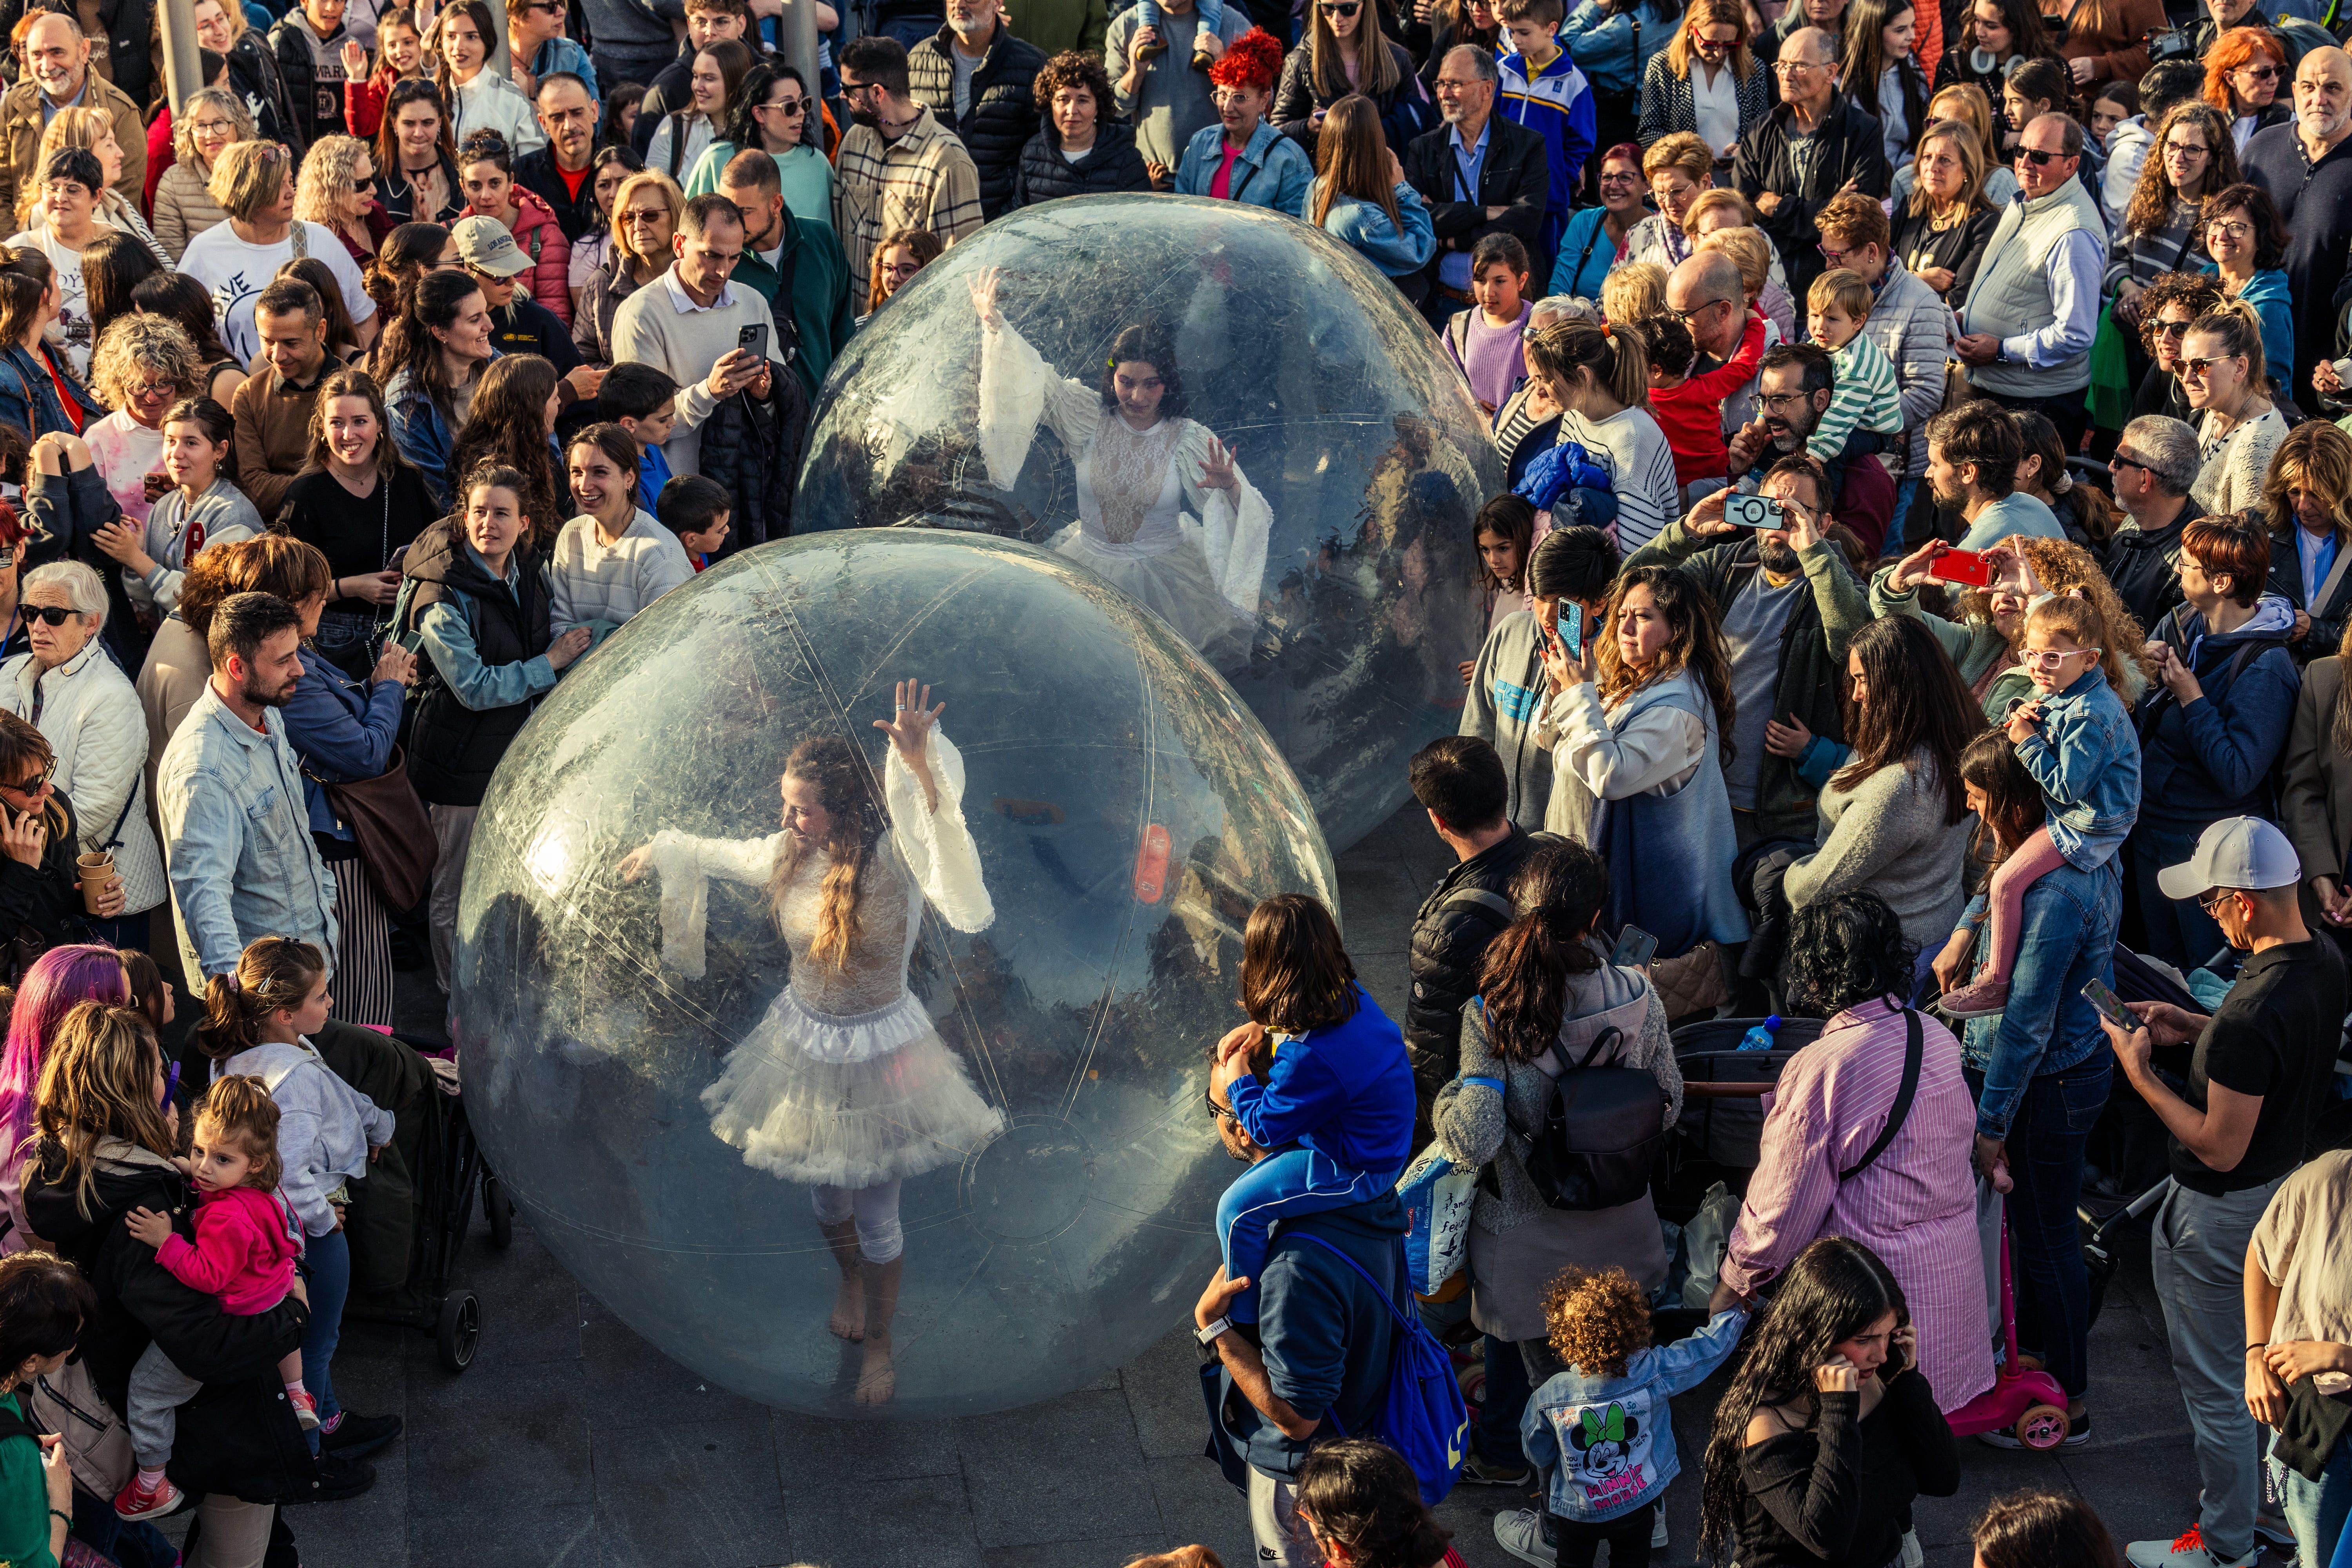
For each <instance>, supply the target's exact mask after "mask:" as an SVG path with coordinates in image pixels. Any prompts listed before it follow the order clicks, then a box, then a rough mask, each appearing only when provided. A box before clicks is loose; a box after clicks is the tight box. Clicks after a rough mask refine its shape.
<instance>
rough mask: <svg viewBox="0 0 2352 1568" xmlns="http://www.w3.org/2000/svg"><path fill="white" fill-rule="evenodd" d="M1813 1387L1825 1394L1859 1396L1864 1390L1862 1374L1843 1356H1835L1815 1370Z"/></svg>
mask: <svg viewBox="0 0 2352 1568" xmlns="http://www.w3.org/2000/svg"><path fill="white" fill-rule="evenodd" d="M1813 1386H1814V1387H1815V1388H1817V1389H1819V1390H1821V1391H1822V1393H1823V1394H1857V1393H1860V1392H1861V1390H1862V1372H1861V1369H1859V1368H1858V1367H1856V1366H1855V1365H1854V1364H1853V1363H1852V1362H1850V1361H1848V1360H1846V1359H1845V1357H1843V1356H1842V1355H1833V1356H1832V1357H1830V1359H1829V1360H1827V1361H1825V1362H1823V1363H1822V1364H1821V1365H1819V1366H1817V1367H1815V1368H1813Z"/></svg>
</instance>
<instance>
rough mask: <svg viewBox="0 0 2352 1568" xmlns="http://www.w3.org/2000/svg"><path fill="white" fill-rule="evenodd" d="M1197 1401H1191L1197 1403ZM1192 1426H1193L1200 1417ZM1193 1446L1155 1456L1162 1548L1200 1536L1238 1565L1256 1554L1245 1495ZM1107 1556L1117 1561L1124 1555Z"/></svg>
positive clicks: (1234, 1566)
mask: <svg viewBox="0 0 2352 1568" xmlns="http://www.w3.org/2000/svg"><path fill="white" fill-rule="evenodd" d="M1199 1403H1200V1401H1198V1400H1197V1399H1196V1400H1194V1401H1193V1404H1194V1405H1199ZM1193 1426H1194V1429H1195V1430H1196V1431H1197V1430H1198V1429H1199V1427H1200V1422H1199V1421H1195V1422H1194V1423H1193ZM1192 1449H1193V1451H1192V1454H1191V1455H1190V1456H1188V1457H1185V1458H1168V1459H1161V1460H1158V1461H1156V1462H1155V1463H1154V1464H1153V1465H1152V1467H1151V1471H1150V1482H1151V1497H1152V1500H1153V1502H1154V1503H1156V1504H1157V1505H1158V1506H1159V1509H1160V1531H1161V1535H1162V1539H1163V1541H1164V1542H1165V1546H1164V1547H1163V1550H1165V1549H1171V1548H1174V1547H1178V1546H1189V1545H1192V1544H1193V1543H1194V1542H1198V1543H1199V1544H1201V1545H1203V1546H1206V1547H1208V1548H1210V1549H1211V1550H1213V1551H1214V1552H1216V1554H1217V1555H1218V1556H1219V1557H1221V1558H1223V1560H1224V1561H1225V1563H1227V1564H1229V1565H1230V1568H1241V1565H1242V1564H1244V1563H1250V1562H1252V1561H1254V1560H1255V1558H1256V1555H1257V1546H1256V1543H1255V1542H1253V1541H1252V1540H1251V1539H1250V1524H1249V1500H1248V1499H1247V1498H1245V1497H1244V1496H1243V1495H1242V1493H1241V1491H1240V1489H1238V1488H1236V1487H1234V1485H1233V1483H1232V1482H1230V1481H1228V1480H1226V1479H1225V1477H1224V1472H1223V1471H1222V1470H1220V1469H1218V1468H1217V1467H1216V1466H1215V1465H1213V1464H1212V1463H1211V1462H1210V1461H1209V1460H1208V1459H1206V1458H1202V1455H1201V1452H1200V1444H1199V1443H1197V1442H1196V1443H1194V1444H1193V1446H1192ZM1107 1561H1108V1563H1119V1562H1122V1561H1124V1559H1121V1558H1117V1557H1113V1558H1109V1559H1108V1560H1107Z"/></svg>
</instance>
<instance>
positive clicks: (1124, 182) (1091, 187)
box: [1005, 120, 1151, 212]
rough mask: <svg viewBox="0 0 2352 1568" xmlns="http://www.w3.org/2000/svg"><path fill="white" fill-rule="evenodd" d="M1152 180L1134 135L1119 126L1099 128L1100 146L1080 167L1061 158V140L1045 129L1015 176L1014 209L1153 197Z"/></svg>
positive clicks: (1023, 155)
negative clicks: (1122, 195) (1060, 200)
mask: <svg viewBox="0 0 2352 1568" xmlns="http://www.w3.org/2000/svg"><path fill="white" fill-rule="evenodd" d="M1150 188H1151V175H1150V174H1149V173H1148V172H1147V171H1146V170H1145V169H1144V167H1143V154H1142V153H1138V152H1137V151H1136V150H1135V129H1134V127H1132V126H1130V125H1128V124H1125V123H1124V122H1122V121H1116V120H1114V121H1109V122H1108V123H1107V124H1102V125H1097V126H1096V127H1095V144H1094V145H1093V146H1091V147H1089V148H1087V150H1086V152H1085V153H1081V154H1080V155H1079V157H1078V161H1077V162H1076V163H1071V162H1070V161H1069V160H1068V159H1066V158H1065V157H1063V156H1062V142H1061V136H1060V134H1059V133H1058V132H1055V129H1054V128H1053V126H1051V125H1045V126H1041V127H1040V128H1039V129H1038V132H1037V134H1036V135H1034V136H1032V137H1031V138H1029V145H1027V146H1026V147H1024V148H1022V149H1021V167H1020V169H1019V170H1018V171H1017V172H1015V173H1014V174H1013V205H1012V206H1011V207H1007V208H1006V209H1005V210H1006V211H1008V212H1010V211H1012V210H1013V209H1014V208H1017V207H1026V206H1034V205H1037V204H1038V203H1039V202H1050V201H1052V200H1054V199H1055V197H1056V196H1098V195H1105V194H1107V193H1108V192H1111V191H1148V190H1150Z"/></svg>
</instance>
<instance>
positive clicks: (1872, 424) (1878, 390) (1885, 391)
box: [1805, 332, 1903, 463]
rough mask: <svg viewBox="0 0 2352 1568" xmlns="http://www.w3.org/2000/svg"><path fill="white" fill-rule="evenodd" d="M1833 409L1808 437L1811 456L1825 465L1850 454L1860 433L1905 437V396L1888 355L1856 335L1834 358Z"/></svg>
mask: <svg viewBox="0 0 2352 1568" xmlns="http://www.w3.org/2000/svg"><path fill="white" fill-rule="evenodd" d="M1830 364H1831V366H1832V370H1831V374H1832V392H1831V394H1830V405H1829V407H1828V409H1827V410H1826V411H1824V412H1823V413H1822V419H1821V423H1820V424H1818V425H1816V426H1813V433H1812V434H1811V436H1808V437H1805V450H1806V451H1808V452H1810V453H1811V454H1812V455H1813V456H1814V457H1816V458H1820V459H1821V460H1822V462H1824V463H1826V462H1828V461H1830V460H1831V459H1832V458H1835V457H1836V456H1837V455H1838V454H1839V453H1841V452H1843V451H1844V450H1845V444H1846V438H1847V437H1850V436H1852V435H1853V433H1854V432H1855V431H1857V430H1869V431H1874V432H1875V433H1877V434H1878V435H1881V436H1899V435H1901V434H1902V433H1903V394H1902V390H1901V389H1900V388H1899V387H1897V386H1896V385H1895V366H1894V365H1893V363H1890V362H1889V361H1888V360H1887V357H1886V351H1885V349H1882V348H1880V347H1879V346H1878V345H1877V344H1876V343H1874V342H1871V341H1870V339H1869V337H1868V336H1866V335H1865V334H1864V333H1862V332H1856V333H1854V335H1853V337H1851V338H1848V339H1847V340H1846V344H1845V347H1843V348H1842V349H1839V350H1837V351H1836V352H1835V353H1832V354H1831V355H1830Z"/></svg>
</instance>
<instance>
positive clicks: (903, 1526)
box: [790, 1474, 982, 1568]
mask: <svg viewBox="0 0 2352 1568" xmlns="http://www.w3.org/2000/svg"><path fill="white" fill-rule="evenodd" d="M790 1512H791V1518H792V1532H793V1552H792V1557H793V1560H794V1561H799V1562H806V1563H814V1565H815V1568H982V1563H981V1554H980V1542H978V1541H977V1540H975V1539H973V1536H972V1523H971V1510H970V1509H969V1508H968V1507H967V1506H966V1503H965V1500H964V1493H963V1489H962V1488H961V1486H958V1485H956V1484H955V1483H953V1482H950V1483H947V1484H945V1485H942V1484H941V1483H940V1481H939V1480H937V1479H929V1478H924V1477H909V1478H906V1479H898V1480H876V1479H871V1478H868V1477H865V1476H858V1475H854V1474H844V1475H841V1476H840V1477H839V1478H838V1480H837V1482H836V1484H835V1485H833V1486H830V1487H827V1488H825V1489H824V1490H823V1491H821V1492H814V1493H811V1494H809V1495H807V1496H805V1497H795V1498H794V1499H793V1501H792V1504H791V1509H790Z"/></svg>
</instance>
